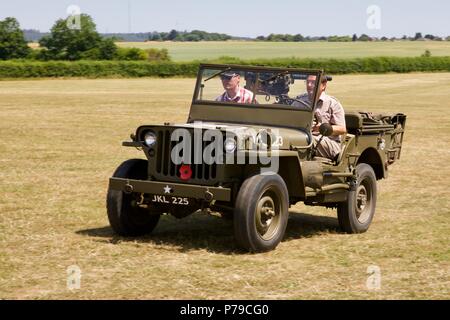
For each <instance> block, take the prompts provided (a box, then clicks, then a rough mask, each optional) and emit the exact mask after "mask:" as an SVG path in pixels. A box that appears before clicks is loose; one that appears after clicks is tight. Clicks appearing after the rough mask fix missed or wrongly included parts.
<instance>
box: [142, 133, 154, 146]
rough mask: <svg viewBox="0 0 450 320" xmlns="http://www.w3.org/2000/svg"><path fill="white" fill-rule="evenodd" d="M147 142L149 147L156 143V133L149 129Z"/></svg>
mask: <svg viewBox="0 0 450 320" xmlns="http://www.w3.org/2000/svg"><path fill="white" fill-rule="evenodd" d="M144 139H145V144H146V145H147V146H149V147H151V146H153V145H154V144H155V143H156V134H154V133H153V132H151V131H149V132H147V133H146V134H145V137H144Z"/></svg>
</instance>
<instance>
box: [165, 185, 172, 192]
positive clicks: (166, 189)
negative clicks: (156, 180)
mask: <svg viewBox="0 0 450 320" xmlns="http://www.w3.org/2000/svg"><path fill="white" fill-rule="evenodd" d="M171 192H172V188H171V187H169V186H165V187H164V193H171Z"/></svg>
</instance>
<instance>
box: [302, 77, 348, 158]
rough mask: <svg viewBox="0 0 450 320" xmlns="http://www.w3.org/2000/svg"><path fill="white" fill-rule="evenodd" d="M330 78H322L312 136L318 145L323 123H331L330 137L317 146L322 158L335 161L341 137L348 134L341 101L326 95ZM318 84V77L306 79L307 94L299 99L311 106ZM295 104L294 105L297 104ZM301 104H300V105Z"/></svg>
mask: <svg viewBox="0 0 450 320" xmlns="http://www.w3.org/2000/svg"><path fill="white" fill-rule="evenodd" d="M327 81H328V76H324V77H322V81H321V83H320V87H319V100H318V101H317V105H316V106H315V108H314V124H313V127H312V134H313V138H314V140H315V144H317V143H318V142H319V140H320V138H319V127H320V125H321V124H322V123H329V124H331V127H332V129H333V132H332V134H331V135H330V136H329V137H323V138H322V139H321V140H320V144H319V145H318V146H317V153H318V156H320V157H325V158H329V159H334V158H335V157H336V156H337V155H338V154H339V153H340V152H341V135H343V134H345V133H347V129H346V125H345V112H344V108H343V107H342V105H341V104H340V103H339V101H338V100H337V99H336V98H335V97H332V96H329V95H327V94H326V93H325V89H326V88H327ZM315 83H316V76H315V75H309V76H308V78H307V79H306V91H307V92H306V93H304V94H303V95H300V96H298V97H297V99H299V100H302V101H305V102H307V103H308V104H310V101H312V100H313V98H314V97H313V95H314V86H315ZM297 103H298V102H296V103H294V104H293V105H295V104H297ZM298 104H299V103H298Z"/></svg>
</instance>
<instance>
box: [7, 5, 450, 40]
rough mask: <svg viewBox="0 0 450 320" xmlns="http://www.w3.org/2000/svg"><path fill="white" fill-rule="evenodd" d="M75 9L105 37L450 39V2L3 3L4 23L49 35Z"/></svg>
mask: <svg viewBox="0 0 450 320" xmlns="http://www.w3.org/2000/svg"><path fill="white" fill-rule="evenodd" d="M70 5H77V6H79V7H80V9H81V11H82V12H83V13H87V14H90V15H91V16H92V17H93V18H94V21H95V22H96V23H97V29H98V31H99V32H102V33H103V32H117V33H119V32H129V31H131V32H148V31H160V32H161V31H170V30H171V29H177V30H193V29H200V30H204V31H208V32H221V33H227V34H230V35H234V36H250V37H255V36H258V35H268V34H269V33H290V34H296V33H301V34H303V35H310V36H319V35H335V34H336V35H352V34H353V33H357V34H362V33H366V34H368V35H371V36H388V37H390V36H397V37H398V36H402V35H404V34H406V35H414V34H415V33H416V32H422V34H423V35H425V34H428V33H429V34H434V35H439V36H448V35H450V19H449V15H450V1H448V0H429V1H417V0H410V1H407V0H390V1H389V0H359V1H358V0H340V1H339V0H336V1H331V0H319V1H311V0H310V1H303V0H296V1H295V0H258V1H254V0H253V1H252V0H246V1H245V0H222V1H217V0H209V1H189V0H184V1H183V0H165V1H155V0H39V1H29V0H27V1H25V0H0V19H4V18H5V17H7V16H13V17H16V18H17V19H18V20H19V22H20V24H21V27H22V28H23V29H38V30H40V31H48V30H49V29H50V28H51V26H52V25H53V23H54V22H55V21H56V20H57V19H58V18H63V17H66V16H67V13H66V12H67V7H68V6H70ZM370 5H376V6H378V7H379V9H380V29H373V28H371V29H369V28H368V27H367V21H368V19H369V18H370V17H369V15H368V14H367V12H366V11H367V8H368V7H369V6H370ZM129 8H130V10H129ZM373 17H374V16H372V18H373ZM371 21H372V22H373V20H371ZM372 25H374V24H372Z"/></svg>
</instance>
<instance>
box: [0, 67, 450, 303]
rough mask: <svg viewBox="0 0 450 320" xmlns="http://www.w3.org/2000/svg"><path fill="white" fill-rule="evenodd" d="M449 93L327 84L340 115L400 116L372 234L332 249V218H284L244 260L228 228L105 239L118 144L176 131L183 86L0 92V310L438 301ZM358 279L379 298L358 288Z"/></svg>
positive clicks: (59, 85)
mask: <svg viewBox="0 0 450 320" xmlns="http://www.w3.org/2000/svg"><path fill="white" fill-rule="evenodd" d="M449 85H450V73H439V74H401V75H398V74H395V75H393V74H392V75H359V76H336V77H335V78H334V80H333V82H331V83H330V85H329V92H330V94H332V95H334V96H336V97H338V98H339V100H340V101H341V102H342V103H343V105H344V107H345V108H346V109H347V110H370V111H374V112H378V111H380V112H383V111H386V112H404V113H406V114H407V115H408V119H407V132H406V135H405V140H404V148H403V151H402V156H401V159H400V161H399V162H398V163H396V164H395V165H394V166H393V167H392V168H391V170H390V171H389V175H390V176H389V178H388V179H387V180H383V181H381V182H379V184H378V186H379V197H378V206H377V212H376V215H375V219H374V221H373V224H372V226H371V228H370V229H369V231H368V232H367V233H364V234H359V235H346V234H343V233H340V232H339V230H338V228H337V221H336V218H335V215H336V213H335V211H333V210H327V209H323V208H313V207H306V206H304V205H302V204H298V205H297V206H295V207H293V208H291V213H292V214H291V216H290V219H289V224H288V228H287V232H286V236H285V239H284V241H283V242H282V243H281V244H280V245H279V246H278V248H277V249H276V250H275V251H272V252H268V253H263V254H256V255H251V254H243V253H242V252H241V251H239V250H238V249H237V247H236V244H235V242H234V239H233V228H232V224H231V223H230V222H229V221H227V220H222V219H218V218H215V217H211V216H206V215H202V214H195V215H193V216H190V217H188V218H186V219H184V220H177V219H175V218H172V217H163V218H162V220H161V222H160V224H159V225H158V226H157V228H156V229H155V232H154V234H152V235H149V236H146V237H143V238H132V239H127V238H122V237H118V236H115V235H114V234H113V233H112V231H111V229H110V228H109V226H108V221H107V218H106V212H105V194H106V188H107V184H108V177H109V176H110V175H111V174H112V172H113V171H114V169H115V167H116V166H117V165H118V164H119V163H120V162H122V161H123V160H125V159H128V158H134V157H142V154H141V153H140V152H139V151H137V150H135V149H131V148H124V147H121V141H123V140H127V139H128V136H129V134H130V133H131V132H133V131H134V129H135V127H136V126H138V125H140V124H143V123H163V122H166V121H170V122H183V121H185V119H186V117H187V114H188V108H189V104H190V100H191V98H192V89H193V86H194V80H193V79H109V80H76V79H71V80H37V81H35V80H33V81H32V80H27V81H0V119H1V121H0V135H1V137H2V139H1V140H0V154H1V157H0V180H1V181H2V183H1V184H0V298H14V299H16V298H25V299H50V298H56V299H62V298H74V299H80V298H84V299H100V298H112V299H116V298H138V299H139V298H147V299H166V298H172V299H190V298H193V299H216V298H223V299H229V298H234V299H306V298H310V299H319V298H325V299H351V298H356V299H366V298H375V299H399V298H402V299H413V298H418V299H431V298H437V299H448V297H449V291H450V290H449V289H450V273H449V272H450V250H449V248H450V246H449V244H450V237H449V235H450V223H449V214H450V205H449V195H448V189H449V187H450V183H449V182H448V177H447V175H448V173H449V172H450V168H449V167H450V166H449V156H450V153H449V147H450V143H449V139H448V136H449V134H450V125H449V123H450V121H449V116H448V115H447V114H448V110H447V109H448V102H447V101H448V100H449V98H450V94H449V91H448V87H449ZM74 264H75V265H78V266H79V267H80V268H81V271H82V278H81V288H80V289H79V290H72V291H71V290H68V289H67V286H66V280H67V274H66V269H67V267H68V266H70V265H74ZM371 265H376V266H379V267H380V269H381V289H380V290H369V289H368V288H367V287H366V281H367V277H368V276H369V275H368V274H367V268H368V266H371Z"/></svg>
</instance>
